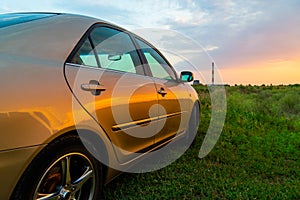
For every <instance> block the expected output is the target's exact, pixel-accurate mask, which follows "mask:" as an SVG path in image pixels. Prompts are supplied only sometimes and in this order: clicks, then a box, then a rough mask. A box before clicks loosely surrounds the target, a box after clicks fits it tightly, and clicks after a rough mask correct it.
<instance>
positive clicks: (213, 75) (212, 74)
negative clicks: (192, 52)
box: [211, 62, 215, 85]
mask: <svg viewBox="0 0 300 200" xmlns="http://www.w3.org/2000/svg"><path fill="white" fill-rule="evenodd" d="M211 84H212V85H214V84H215V63H214V62H212V63H211Z"/></svg>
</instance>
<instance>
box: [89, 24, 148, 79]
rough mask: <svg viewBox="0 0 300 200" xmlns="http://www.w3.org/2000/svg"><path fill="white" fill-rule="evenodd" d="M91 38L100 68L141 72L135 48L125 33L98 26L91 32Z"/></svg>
mask: <svg viewBox="0 0 300 200" xmlns="http://www.w3.org/2000/svg"><path fill="white" fill-rule="evenodd" d="M91 40H92V42H93V45H94V47H95V51H96V52H97V56H98V58H99V65H100V67H101V68H104V69H111V70H117V71H122V72H130V73H138V74H143V69H142V65H141V63H140V60H139V57H138V54H137V51H136V48H135V46H134V44H133V42H132V40H131V38H130V36H129V35H128V34H127V33H125V32H122V31H119V30H116V29H112V28H109V27H98V28H95V29H94V30H93V31H92V32H91Z"/></svg>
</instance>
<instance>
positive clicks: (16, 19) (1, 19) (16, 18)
mask: <svg viewBox="0 0 300 200" xmlns="http://www.w3.org/2000/svg"><path fill="white" fill-rule="evenodd" d="M54 15H57V14H50V13H11V14H1V15H0V28H3V27H7V26H11V25H15V24H21V23H25V22H29V21H33V20H38V19H42V18H46V17H51V16H54Z"/></svg>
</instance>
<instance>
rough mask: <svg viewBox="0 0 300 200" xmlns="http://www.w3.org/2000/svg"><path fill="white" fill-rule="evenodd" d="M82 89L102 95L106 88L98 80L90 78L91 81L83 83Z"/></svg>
mask: <svg viewBox="0 0 300 200" xmlns="http://www.w3.org/2000/svg"><path fill="white" fill-rule="evenodd" d="M81 89H82V90H84V91H89V92H91V93H92V94H93V95H95V96H97V95H100V94H101V92H102V91H105V90H106V88H105V87H104V86H103V85H100V83H99V82H98V81H96V80H90V82H89V83H88V84H87V83H84V84H81Z"/></svg>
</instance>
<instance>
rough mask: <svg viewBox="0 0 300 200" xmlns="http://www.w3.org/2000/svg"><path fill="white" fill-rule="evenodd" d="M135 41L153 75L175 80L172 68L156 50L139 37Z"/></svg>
mask: <svg viewBox="0 0 300 200" xmlns="http://www.w3.org/2000/svg"><path fill="white" fill-rule="evenodd" d="M137 43H138V45H139V46H140V48H141V51H142V52H143V54H144V55H145V57H146V60H147V63H148V65H149V68H150V71H151V73H152V76H153V77H156V78H161V79H166V80H176V75H175V74H174V72H173V70H172V69H171V68H170V66H169V65H168V63H167V62H166V61H165V60H164V58H163V57H162V56H161V55H159V53H157V51H156V50H154V49H153V48H151V47H150V46H149V45H148V44H146V43H144V42H142V41H141V40H139V39H137Z"/></svg>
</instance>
